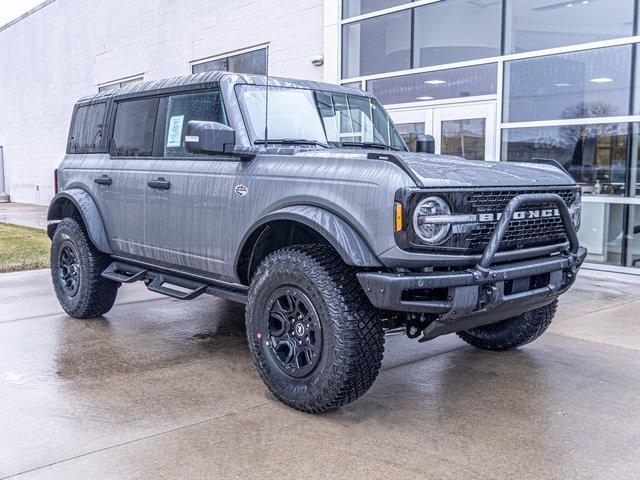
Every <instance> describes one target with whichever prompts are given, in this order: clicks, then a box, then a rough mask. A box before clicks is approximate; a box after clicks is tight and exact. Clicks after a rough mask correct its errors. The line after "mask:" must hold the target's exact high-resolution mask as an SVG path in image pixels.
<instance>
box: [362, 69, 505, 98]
mask: <svg viewBox="0 0 640 480" xmlns="http://www.w3.org/2000/svg"><path fill="white" fill-rule="evenodd" d="M497 78H498V74H497V66H496V64H495V63H490V64H487V65H476V66H472V67H462V68H454V69H450V70H440V71H437V72H428V73H415V74H412V75H403V76H400V77H392V78H379V79H376V80H369V81H368V82H367V90H368V91H370V92H371V93H373V94H374V95H375V96H376V97H377V98H378V100H380V101H381V102H382V103H383V104H386V105H389V104H393V103H404V102H419V101H424V100H440V99H443V98H457V97H473V96H476V95H491V94H494V93H496V83H497Z"/></svg>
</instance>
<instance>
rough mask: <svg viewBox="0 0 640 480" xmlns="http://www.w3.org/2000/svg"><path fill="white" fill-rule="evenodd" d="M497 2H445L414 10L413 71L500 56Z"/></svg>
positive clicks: (451, 0) (459, 0) (449, 0)
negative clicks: (419, 68)
mask: <svg viewBox="0 0 640 480" xmlns="http://www.w3.org/2000/svg"><path fill="white" fill-rule="evenodd" d="M501 15H502V5H501V2H498V1H493V0H479V1H473V2H470V1H468V0H445V1H442V2H436V3H432V4H429V5H425V6H424V7H420V8H416V9H415V22H414V30H415V33H414V46H413V51H414V53H413V64H414V67H428V66H432V65H441V64H445V63H453V62H462V61H465V60H473V59H476V58H486V57H493V56H497V55H500V24H501V21H500V17H501Z"/></svg>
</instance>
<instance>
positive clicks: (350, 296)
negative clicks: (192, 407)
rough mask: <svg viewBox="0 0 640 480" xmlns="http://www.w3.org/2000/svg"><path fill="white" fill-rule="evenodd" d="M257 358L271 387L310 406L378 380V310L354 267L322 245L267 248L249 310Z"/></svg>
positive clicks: (344, 398) (352, 394) (320, 406)
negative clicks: (356, 276) (365, 291)
mask: <svg viewBox="0 0 640 480" xmlns="http://www.w3.org/2000/svg"><path fill="white" fill-rule="evenodd" d="M246 322H247V337H248V340H249V347H250V350H251V354H252V356H253V360H254V362H255V364H256V367H257V369H258V372H259V373H260V376H261V377H262V380H263V381H264V382H265V384H266V385H267V387H268V388H269V390H270V391H271V392H272V393H273V394H274V395H275V396H276V397H277V398H278V399H279V400H281V401H282V402H284V403H285V404H287V405H289V406H291V407H293V408H296V409H298V410H302V411H305V412H322V411H326V410H331V409H333V408H336V407H339V406H341V405H345V404H347V403H349V402H352V401H354V400H355V399H357V398H358V397H360V396H361V395H362V394H364V393H365V392H366V391H367V390H368V389H369V387H370V386H371V385H372V384H373V382H374V380H375V378H376V376H377V374H378V370H379V369H380V365H381V362H382V354H383V350H384V332H383V329H382V323H381V321H380V318H379V316H378V312H377V310H376V309H375V308H374V307H372V306H371V304H370V303H369V301H368V300H367V298H366V297H365V296H364V293H363V292H362V290H361V288H360V285H359V283H358V281H357V279H356V278H355V274H354V271H353V269H351V268H350V267H348V266H347V265H345V264H344V263H343V262H342V259H341V258H340V257H339V256H338V255H337V254H336V253H335V251H334V250H333V249H331V248H329V247H327V246H324V245H300V246H294V247H287V248H283V249H282V250H278V251H276V252H274V253H272V254H271V255H269V256H268V257H267V258H266V259H265V260H264V261H263V262H262V263H261V264H260V267H259V268H258V270H257V272H256V274H255V276H254V278H253V279H252V282H251V288H250V290H249V300H248V303H247V311H246Z"/></svg>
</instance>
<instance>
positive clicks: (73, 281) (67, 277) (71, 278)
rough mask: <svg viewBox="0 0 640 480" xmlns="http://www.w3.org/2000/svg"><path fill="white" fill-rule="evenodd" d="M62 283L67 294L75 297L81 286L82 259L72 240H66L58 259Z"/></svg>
mask: <svg viewBox="0 0 640 480" xmlns="http://www.w3.org/2000/svg"><path fill="white" fill-rule="evenodd" d="M58 275H59V276H60V285H61V286H62V288H63V289H64V291H65V292H66V294H67V295H69V296H70V297H75V295H76V294H77V293H78V288H80V261H79V260H78V251H77V250H76V247H75V245H74V244H73V243H72V242H71V240H64V243H63V245H62V248H61V249H60V255H59V259H58Z"/></svg>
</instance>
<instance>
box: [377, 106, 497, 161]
mask: <svg viewBox="0 0 640 480" xmlns="http://www.w3.org/2000/svg"><path fill="white" fill-rule="evenodd" d="M389 114H390V115H391V118H392V119H393V121H394V123H395V124H396V127H397V128H398V132H399V133H400V135H401V136H402V138H403V139H404V141H405V142H406V143H407V146H408V147H409V150H411V151H415V146H416V139H417V137H418V135H420V134H427V135H433V137H434V139H435V143H436V153H438V154H442V155H455V156H458V157H463V158H466V159H469V160H496V159H497V156H496V150H495V146H496V145H495V136H496V105H495V102H485V103H476V104H467V105H446V106H437V107H431V108H425V107H413V108H407V109H394V110H390V111H389Z"/></svg>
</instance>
